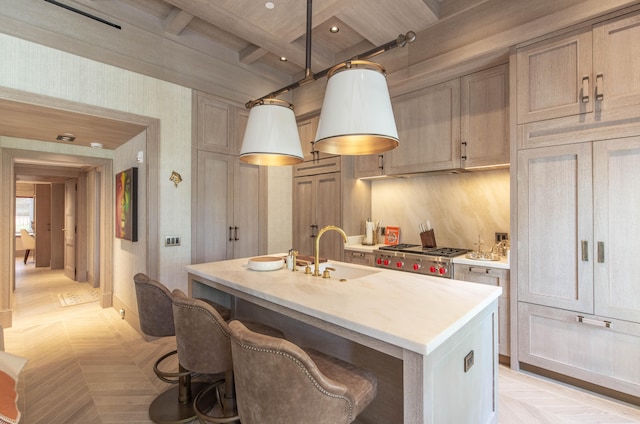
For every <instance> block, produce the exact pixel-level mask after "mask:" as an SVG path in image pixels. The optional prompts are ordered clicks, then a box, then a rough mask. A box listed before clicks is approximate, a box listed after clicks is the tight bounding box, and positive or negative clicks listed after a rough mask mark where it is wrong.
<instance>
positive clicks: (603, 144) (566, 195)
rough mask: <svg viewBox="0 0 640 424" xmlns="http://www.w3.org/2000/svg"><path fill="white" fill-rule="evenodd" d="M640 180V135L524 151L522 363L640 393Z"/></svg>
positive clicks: (520, 175)
mask: <svg viewBox="0 0 640 424" xmlns="http://www.w3.org/2000/svg"><path fill="white" fill-rule="evenodd" d="M637 178H640V136H635V137H625V138H619V139H611V140H601V141H595V142H588V143H576V144H570V145H560V146H553V147H545V148H539V149H527V150H521V151H520V152H518V233H517V239H518V278H517V279H518V288H519V293H518V296H519V297H518V301H519V303H518V305H519V306H518V311H519V312H518V323H519V324H518V327H519V328H518V331H519V338H518V340H519V342H518V345H519V355H520V357H519V360H520V361H521V362H524V363H529V364H531V365H535V366H539V367H543V368H545V369H550V370H553V371H557V372H560V373H563V374H566V375H570V376H572V377H575V378H579V379H582V380H584V381H588V382H591V383H594V384H598V385H601V386H604V387H608V388H612V389H615V390H621V391H623V392H625V393H629V394H633V395H634V396H638V395H639V394H640V367H639V366H638V365H637V363H636V362H637V361H630V360H626V359H625V358H626V357H628V355H633V356H637V351H638V346H640V291H639V290H638V283H637V281H638V279H637V273H636V270H635V260H636V259H637V258H638V257H639V255H640V241H638V240H637V237H635V235H636V234H638V231H640V224H639V223H640V195H639V194H638V190H637V189H636V188H635V187H634V185H633V183H632V181H635V180H636V179H637ZM550 340H562V341H563V342H562V343H550V342H549V341H550ZM632 351H633V352H635V353H633V352H632ZM625 355H626V356H625Z"/></svg>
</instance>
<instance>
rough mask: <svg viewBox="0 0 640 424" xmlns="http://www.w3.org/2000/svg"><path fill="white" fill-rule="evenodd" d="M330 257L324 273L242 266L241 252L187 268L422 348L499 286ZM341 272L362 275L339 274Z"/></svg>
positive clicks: (434, 343)
mask: <svg viewBox="0 0 640 424" xmlns="http://www.w3.org/2000/svg"><path fill="white" fill-rule="evenodd" d="M273 256H281V255H273ZM332 263H333V264H335V266H336V268H337V270H336V271H335V272H332V277H331V278H330V279H323V278H321V277H313V276H311V275H305V274H304V271H298V272H292V271H290V270H287V269H286V268H283V269H280V270H277V271H268V272H258V271H253V270H250V269H249V268H248V267H247V258H244V259H233V260H229V261H220V262H209V263H204V264H197V265H189V266H187V267H186V269H187V272H189V273H191V274H193V275H195V276H197V277H201V278H203V279H207V280H211V281H215V282H216V283H218V284H221V285H223V286H226V287H229V288H232V289H234V290H238V291H240V292H242V293H246V294H249V295H251V296H254V297H257V298H260V299H264V300H267V301H269V302H272V303H275V304H277V305H281V306H284V307H286V308H289V309H293V310H295V311H298V312H302V313H305V314H307V315H310V316H313V317H316V318H319V319H322V320H324V321H326V322H330V323H332V324H335V325H339V326H341V327H344V328H347V329H350V330H352V331H356V332H358V333H361V334H365V335H367V336H370V337H373V338H376V339H379V340H382V341H385V342H387V343H390V344H393V345H396V346H399V347H401V348H403V349H408V350H411V351H414V352H417V353H419V354H422V355H428V354H429V353H431V352H433V351H434V350H435V349H436V348H437V347H438V346H439V345H440V344H442V343H443V342H444V341H445V340H447V339H448V338H449V337H450V336H452V335H453V334H454V333H455V332H456V331H458V330H459V329H460V328H461V327H462V326H464V325H465V324H466V323H467V322H469V321H470V320H471V319H472V318H473V317H474V316H475V315H476V314H478V313H479V312H481V311H482V310H483V309H485V308H486V307H487V306H489V305H490V304H491V303H492V302H493V301H495V300H496V299H497V298H498V297H499V296H500V294H501V292H502V289H501V288H500V287H494V286H489V285H484V284H475V283H467V282H463V281H457V280H449V279H443V278H438V277H430V276H426V275H418V274H413V273H408V272H402V271H393V270H386V269H380V268H372V267H367V266H362V265H356V264H348V263H342V262H334V261H332ZM341 274H342V275H343V276H347V275H348V274H359V275H361V276H360V277H359V278H356V276H353V278H351V279H348V280H347V281H346V282H341V281H340V280H339V279H340V277H341ZM196 280H197V278H196Z"/></svg>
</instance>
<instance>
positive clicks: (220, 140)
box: [193, 92, 249, 155]
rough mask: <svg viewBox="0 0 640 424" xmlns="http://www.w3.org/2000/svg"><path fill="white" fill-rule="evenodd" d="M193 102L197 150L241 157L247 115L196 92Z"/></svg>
mask: <svg viewBox="0 0 640 424" xmlns="http://www.w3.org/2000/svg"><path fill="white" fill-rule="evenodd" d="M193 99H194V100H193V107H194V115H195V119H194V125H193V128H194V133H195V136H196V145H197V149H198V150H206V151H209V152H216V153H224V154H227V155H238V154H240V148H241V147H242V138H243V137H244V129H245V128H246V126H247V120H248V118H249V111H248V110H247V109H245V108H241V107H237V106H233V105H229V104H227V103H224V102H222V101H221V100H218V99H217V98H215V97H214V96H211V95H209V94H206V93H202V92H195V93H194V98H193Z"/></svg>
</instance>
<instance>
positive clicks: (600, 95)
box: [596, 74, 604, 102]
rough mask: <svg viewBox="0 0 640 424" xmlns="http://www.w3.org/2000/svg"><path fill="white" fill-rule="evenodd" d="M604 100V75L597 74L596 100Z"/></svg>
mask: <svg viewBox="0 0 640 424" xmlns="http://www.w3.org/2000/svg"><path fill="white" fill-rule="evenodd" d="M603 100H604V75H602V74H598V75H596V101H598V102H601V101H603Z"/></svg>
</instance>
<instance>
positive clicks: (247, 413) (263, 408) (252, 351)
mask: <svg viewBox="0 0 640 424" xmlns="http://www.w3.org/2000/svg"><path fill="white" fill-rule="evenodd" d="M229 328H230V329H231V351H232V354H233V369H234V374H235V379H236V391H237V402H238V415H239V417H240V421H241V422H242V424H300V423H313V424H338V423H344V424H346V423H351V422H353V421H354V420H355V419H356V417H357V416H358V414H360V413H361V412H362V411H363V410H364V409H365V408H366V407H367V405H369V404H370V403H371V401H372V400H373V399H374V398H375V397H376V394H377V379H376V377H375V376H374V375H373V374H372V373H371V372H369V371H367V370H364V369H362V368H359V367H357V366H355V365H353V364H350V363H347V362H345V361H342V360H340V359H338V358H334V357H331V356H328V355H325V354H322V353H320V352H317V351H314V350H311V349H307V350H302V349H301V348H300V347H298V346H297V345H295V344H293V343H291V342H289V341H287V340H283V339H276V338H273V337H269V336H267V335H263V334H258V333H255V332H253V331H251V330H250V329H248V328H247V327H246V326H245V325H243V324H242V323H241V322H239V321H231V322H230V323H229Z"/></svg>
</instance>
